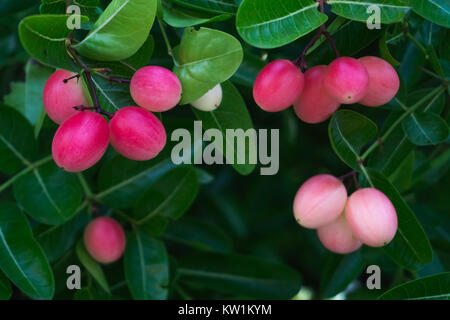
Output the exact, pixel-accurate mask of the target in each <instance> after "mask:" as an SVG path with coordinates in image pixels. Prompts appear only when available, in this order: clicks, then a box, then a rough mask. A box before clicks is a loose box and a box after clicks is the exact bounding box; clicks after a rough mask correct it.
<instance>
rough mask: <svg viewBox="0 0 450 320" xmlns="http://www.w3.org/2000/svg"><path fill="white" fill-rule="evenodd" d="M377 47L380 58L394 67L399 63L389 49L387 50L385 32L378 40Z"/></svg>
mask: <svg viewBox="0 0 450 320" xmlns="http://www.w3.org/2000/svg"><path fill="white" fill-rule="evenodd" d="M378 48H379V49H380V55H381V58H382V59H384V60H386V61H387V62H389V63H390V64H391V65H393V66H394V67H398V66H399V65H400V62H399V61H397V59H395V58H394V57H393V56H392V54H391V51H390V50H389V46H388V44H387V32H385V33H384V34H383V36H382V37H381V39H380V41H379V42H378Z"/></svg>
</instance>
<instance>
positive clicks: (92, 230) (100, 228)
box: [83, 217, 126, 264]
mask: <svg viewBox="0 0 450 320" xmlns="http://www.w3.org/2000/svg"><path fill="white" fill-rule="evenodd" d="M83 240H84V246H85V247H86V250H87V251H88V252H89V254H90V255H91V256H92V258H94V259H95V260H96V261H98V262H100V263H105V264H106V263H111V262H114V261H117V260H118V259H119V258H120V257H121V256H122V254H123V252H124V250H125V244H126V238H125V233H124V231H123V228H122V226H121V225H120V224H119V223H118V222H117V221H116V220H114V219H112V218H109V217H99V218H96V219H94V220H92V221H91V222H90V223H89V224H88V225H87V227H86V229H85V230H84V237H83Z"/></svg>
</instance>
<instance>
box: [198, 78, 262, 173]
mask: <svg viewBox="0 0 450 320" xmlns="http://www.w3.org/2000/svg"><path fill="white" fill-rule="evenodd" d="M222 91H223V99H222V103H221V105H220V106H219V107H218V108H217V109H216V110H214V111H211V112H204V111H200V110H198V109H195V108H192V110H193V111H194V113H195V115H196V117H197V118H198V119H199V120H201V121H202V126H203V130H208V129H218V130H220V132H221V133H222V136H223V141H222V146H223V149H222V150H221V149H220V148H218V149H219V151H220V152H221V153H222V154H223V155H225V156H226V150H227V149H228V148H229V149H230V150H233V151H234V152H233V154H234V159H231V158H230V159H228V161H230V162H232V163H233V168H234V169H235V170H236V171H237V172H239V173H240V174H243V175H247V174H250V173H251V172H252V171H253V170H254V169H255V167H256V165H255V163H256V161H253V163H251V161H250V160H252V159H256V157H257V154H256V140H250V139H248V138H247V137H246V138H245V139H246V140H245V146H246V147H245V148H244V154H239V153H238V151H239V150H236V145H237V144H236V143H235V142H236V141H238V142H239V139H237V138H236V139H226V137H227V134H226V130H227V129H234V130H238V129H241V130H243V132H246V131H247V130H248V129H253V123H252V119H251V118H250V114H249V112H248V110H247V106H246V105H245V102H244V100H243V99H242V97H241V94H240V93H239V91H238V90H237V89H236V88H235V86H234V85H233V84H232V83H231V82H230V81H227V82H224V83H222ZM268 139H269V137H268ZM213 140H214V139H213ZM211 143H213V142H211ZM216 146H217V144H216ZM219 147H220V145H219ZM240 157H242V158H243V159H244V160H245V161H244V163H238V159H239V158H240ZM239 162H242V161H239Z"/></svg>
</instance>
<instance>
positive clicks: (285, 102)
mask: <svg viewBox="0 0 450 320" xmlns="http://www.w3.org/2000/svg"><path fill="white" fill-rule="evenodd" d="M303 85H304V77H303V73H302V71H301V70H300V68H298V67H297V66H296V65H295V64H294V63H292V62H291V61H289V60H275V61H272V62H271V63H269V64H268V65H266V66H265V67H264V68H263V69H262V70H261V71H260V72H259V74H258V76H257V77H256V80H255V84H254V86H253V98H254V99H255V102H256V104H257V105H258V106H260V107H261V109H263V110H265V111H268V112H277V111H281V110H284V109H286V108H288V107H290V106H291V105H293V104H294V102H295V101H297V99H298V98H299V97H300V94H301V93H302V90H303Z"/></svg>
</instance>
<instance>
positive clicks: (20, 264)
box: [0, 202, 55, 299]
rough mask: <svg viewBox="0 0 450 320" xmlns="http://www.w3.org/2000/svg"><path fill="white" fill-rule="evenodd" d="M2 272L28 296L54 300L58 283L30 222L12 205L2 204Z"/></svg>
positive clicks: (0, 260) (0, 208)
mask: <svg viewBox="0 0 450 320" xmlns="http://www.w3.org/2000/svg"><path fill="white" fill-rule="evenodd" d="M0 212H1V213H2V214H1V215H0V269H1V270H2V271H3V272H4V273H5V274H6V276H7V277H8V278H9V279H10V280H11V281H12V282H13V283H14V284H15V285H16V286H17V287H18V288H19V289H20V290H21V291H22V292H23V293H25V294H26V295H28V296H29V297H31V298H33V299H51V298H52V297H53V294H54V292H55V280H54V277H53V272H52V270H51V268H50V265H49V263H48V261H47V259H46V257H45V255H44V252H43V251H42V248H41V247H40V246H39V244H38V243H37V242H36V240H35V239H34V238H33V233H32V232H31V228H30V226H29V224H28V221H27V219H26V218H25V216H24V215H23V213H22V212H21V211H20V209H19V208H18V207H17V206H16V205H15V204H13V203H8V202H3V203H0Z"/></svg>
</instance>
